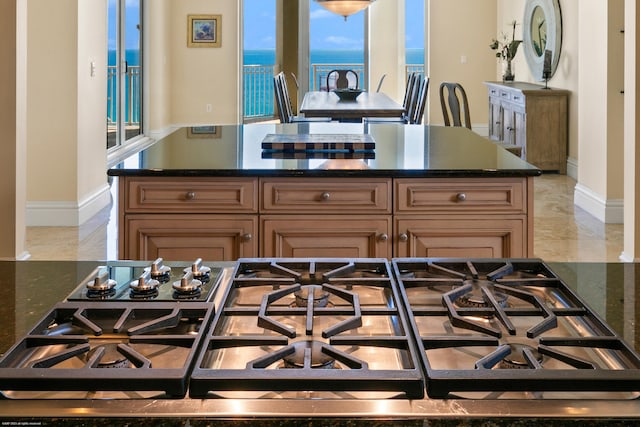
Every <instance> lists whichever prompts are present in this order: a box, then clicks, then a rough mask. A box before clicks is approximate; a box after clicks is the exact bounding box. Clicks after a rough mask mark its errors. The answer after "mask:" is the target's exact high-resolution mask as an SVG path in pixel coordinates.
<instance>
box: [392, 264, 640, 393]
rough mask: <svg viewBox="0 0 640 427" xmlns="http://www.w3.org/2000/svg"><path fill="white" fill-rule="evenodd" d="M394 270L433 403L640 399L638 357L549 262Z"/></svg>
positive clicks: (409, 266) (398, 267)
mask: <svg viewBox="0 0 640 427" xmlns="http://www.w3.org/2000/svg"><path fill="white" fill-rule="evenodd" d="M393 269H394V273H395V275H396V277H397V278H398V282H399V284H400V289H401V292H402V295H403V300H404V305H405V307H406V310H407V312H408V314H409V319H410V320H411V325H412V328H413V331H414V333H415V336H416V338H417V345H418V347H419V348H420V353H421V356H422V357H421V360H422V365H423V367H424V368H425V376H426V381H427V393H428V394H429V396H430V397H434V398H443V397H449V398H450V397H468V398H486V397H489V398H494V399H495V398H525V399H535V398H575V397H577V396H579V397H580V398H582V399H587V398H592V399H602V398H621V399H633V398H636V397H638V393H637V392H638V391H639V390H640V370H639V368H640V358H639V357H638V355H637V354H636V353H635V351H634V350H633V349H632V348H631V347H630V346H629V345H628V344H627V343H626V342H624V341H623V340H622V339H621V338H620V337H619V336H618V335H617V334H616V333H615V332H614V331H613V330H612V329H611V328H610V327H609V326H608V325H607V324H606V323H605V322H604V321H603V320H602V319H601V318H600V317H598V316H597V314H596V313H595V312H594V311H593V310H591V309H590V308H589V307H588V306H587V305H586V304H585V303H584V302H583V301H582V300H581V299H580V297H578V295H577V294H575V293H574V292H573V291H571V289H570V288H569V287H568V286H566V284H565V283H564V282H563V281H562V280H561V279H560V278H559V277H558V276H557V275H556V274H555V273H554V272H553V271H551V269H550V268H549V267H548V266H547V265H546V264H545V263H543V262H542V261H540V260H530V259H522V260H495V259H484V260H482V259H477V260H473V259H472V260H460V259H415V258H411V259H395V260H394V261H393ZM468 392H482V393H468Z"/></svg>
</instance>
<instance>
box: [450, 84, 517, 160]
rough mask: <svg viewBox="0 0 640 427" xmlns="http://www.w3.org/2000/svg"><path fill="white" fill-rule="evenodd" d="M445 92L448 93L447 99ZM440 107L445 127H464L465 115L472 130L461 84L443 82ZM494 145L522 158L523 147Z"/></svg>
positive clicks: (465, 96) (466, 100) (465, 97)
mask: <svg viewBox="0 0 640 427" xmlns="http://www.w3.org/2000/svg"><path fill="white" fill-rule="evenodd" d="M445 91H446V92H447V95H446V97H445ZM458 94H460V98H458ZM447 104H448V109H447ZM440 105H441V106H442V114H443V116H444V125H445V126H451V125H452V123H453V126H463V123H462V120H461V115H462V114H464V126H465V127H467V128H469V129H471V115H470V113H469V100H468V98H467V93H466V92H465V90H464V88H463V87H462V85H461V84H460V83H451V82H443V83H442V84H440ZM450 116H451V117H450ZM494 143H495V144H496V145H499V146H500V147H502V148H504V149H505V150H507V151H509V152H510V153H512V154H515V155H516V156H518V157H522V147H520V146H519V145H513V144H502V143H499V142H495V141H494Z"/></svg>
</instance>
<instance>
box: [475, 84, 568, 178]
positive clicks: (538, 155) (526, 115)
mask: <svg viewBox="0 0 640 427" xmlns="http://www.w3.org/2000/svg"><path fill="white" fill-rule="evenodd" d="M485 84H486V85H487V88H488V91H489V138H491V139H492V140H494V141H497V142H500V143H501V144H503V145H505V146H507V147H508V146H510V145H515V146H519V147H521V148H522V158H523V159H524V160H526V161H527V162H528V163H531V164H533V165H535V166H537V167H539V168H540V169H542V170H543V171H558V172H560V173H562V174H566V173H567V145H568V98H569V91H568V90H562V89H544V86H541V85H536V84H531V83H524V82H512V83H504V82H485Z"/></svg>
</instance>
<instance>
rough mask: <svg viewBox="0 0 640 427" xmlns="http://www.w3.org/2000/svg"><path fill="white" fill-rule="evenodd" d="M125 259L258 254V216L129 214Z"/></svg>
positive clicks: (221, 258) (210, 258)
mask: <svg viewBox="0 0 640 427" xmlns="http://www.w3.org/2000/svg"><path fill="white" fill-rule="evenodd" d="M125 227H126V235H127V240H126V241H127V242H128V243H127V245H126V246H125V254H124V258H125V259H136V260H153V259H156V258H158V257H162V258H164V259H168V260H182V261H189V260H195V259H197V258H202V259H203V260H205V261H235V260H236V259H237V258H240V257H255V256H257V255H258V242H257V233H258V219H257V216H251V215H246V216H242V215H237V216H215V215H130V216H128V217H127V219H126V224H125Z"/></svg>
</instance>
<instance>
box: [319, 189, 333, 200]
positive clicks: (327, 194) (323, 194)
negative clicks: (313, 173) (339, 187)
mask: <svg viewBox="0 0 640 427" xmlns="http://www.w3.org/2000/svg"><path fill="white" fill-rule="evenodd" d="M330 198H331V194H329V193H328V192H326V191H325V192H324V193H322V194H321V195H320V199H321V200H322V201H323V202H326V201H327V200H329V199H330Z"/></svg>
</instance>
